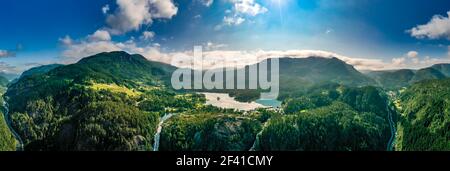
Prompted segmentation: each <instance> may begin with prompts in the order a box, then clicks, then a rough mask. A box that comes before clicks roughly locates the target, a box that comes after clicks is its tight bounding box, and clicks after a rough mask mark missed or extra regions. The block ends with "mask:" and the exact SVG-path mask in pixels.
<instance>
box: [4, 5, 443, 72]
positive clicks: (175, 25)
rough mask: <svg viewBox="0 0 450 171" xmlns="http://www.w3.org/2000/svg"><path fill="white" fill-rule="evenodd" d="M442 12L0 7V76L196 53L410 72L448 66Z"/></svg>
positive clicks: (415, 8) (420, 8) (425, 8)
mask: <svg viewBox="0 0 450 171" xmlns="http://www.w3.org/2000/svg"><path fill="white" fill-rule="evenodd" d="M142 6H148V8H145V7H142ZM448 11H450V1H448V0H434V1H423V0H417V1H416V0H396V1H391V0H341V1H335V0H158V1H157V2H155V1H153V0H128V1H123V0H95V1H93V0H65V1H61V0H2V1H1V2H0V70H3V71H8V72H20V71H22V70H24V69H27V68H29V67H32V66H36V65H40V64H49V63H70V62H75V61H76V60H78V59H80V58H81V57H85V56H86V55H91V54H93V53H96V52H97V51H108V50H126V51H129V52H130V53H141V54H143V55H144V56H146V57H147V58H149V59H155V60H161V61H165V60H164V59H161V58H166V57H170V56H171V55H170V54H173V53H177V52H180V53H182V52H186V51H190V50H192V47H193V46H195V45H203V46H204V49H205V50H208V51H214V53H211V54H210V55H212V54H217V53H221V52H229V51H233V52H236V51H242V52H243V51H245V52H246V54H247V53H251V52H254V51H276V52H280V54H284V53H282V52H286V51H292V50H297V51H301V50H318V51H319V50H320V52H324V51H325V52H330V53H333V54H339V55H342V56H343V57H342V58H343V59H346V60H345V61H346V62H348V63H350V64H354V65H358V64H360V63H361V62H366V63H365V64H362V65H361V66H359V67H358V66H357V68H359V69H390V68H416V67H423V66H426V65H431V64H433V63H439V62H446V61H447V60H448V59H450V54H449V45H450V44H449V42H450V41H449V39H450V19H449V18H448V17H449V16H448V14H447V12H448ZM436 15H440V17H435V20H433V19H432V17H433V16H436ZM418 26H423V27H418ZM413 28H416V29H415V31H414V32H411V31H408V30H411V29H413ZM144 32H146V33H145V34H144ZM96 33H98V34H96ZM144 35H146V36H144ZM64 40H66V41H64ZM300 56H301V55H300ZM352 59H358V60H352ZM365 59H368V60H365Z"/></svg>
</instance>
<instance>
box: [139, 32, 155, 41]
mask: <svg viewBox="0 0 450 171" xmlns="http://www.w3.org/2000/svg"><path fill="white" fill-rule="evenodd" d="M153 37H155V32H152V31H144V32H142V35H141V37H140V39H141V40H151V39H153Z"/></svg>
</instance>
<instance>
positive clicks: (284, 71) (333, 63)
mask: <svg viewBox="0 0 450 171" xmlns="http://www.w3.org/2000/svg"><path fill="white" fill-rule="evenodd" d="M280 77H285V78H286V79H301V80H304V81H306V82H309V83H314V84H317V83H322V82H328V81H331V82H335V83H341V84H346V85H367V84H369V83H370V82H372V80H371V79H370V78H368V77H367V76H365V75H363V74H362V73H360V72H359V71H357V70H356V69H355V68H354V67H353V66H352V65H349V64H347V63H345V62H344V61H341V60H339V59H337V58H322V57H309V58H281V59H280Z"/></svg>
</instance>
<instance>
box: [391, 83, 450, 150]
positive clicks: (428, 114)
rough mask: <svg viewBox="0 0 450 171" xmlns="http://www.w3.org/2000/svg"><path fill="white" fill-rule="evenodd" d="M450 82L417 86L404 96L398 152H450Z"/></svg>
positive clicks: (402, 97)
mask: <svg viewBox="0 0 450 171" xmlns="http://www.w3.org/2000/svg"><path fill="white" fill-rule="evenodd" d="M449 85H450V79H445V80H429V81H424V82H420V83H417V84H414V85H413V86H411V88H408V89H407V90H406V91H405V92H403V93H402V94H401V96H400V102H399V103H398V104H399V106H398V109H399V110H400V112H401V114H402V116H403V117H402V120H401V121H400V124H399V126H400V127H399V136H398V139H399V140H398V143H397V149H398V150H408V151H422V150H439V151H440V150H450V86H449Z"/></svg>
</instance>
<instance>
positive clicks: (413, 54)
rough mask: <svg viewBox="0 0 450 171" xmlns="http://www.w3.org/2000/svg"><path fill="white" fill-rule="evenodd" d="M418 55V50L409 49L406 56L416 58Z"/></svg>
mask: <svg viewBox="0 0 450 171" xmlns="http://www.w3.org/2000/svg"><path fill="white" fill-rule="evenodd" d="M418 55H419V52H417V51H409V52H408V53H407V54H406V56H408V57H410V58H417V57H418Z"/></svg>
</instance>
